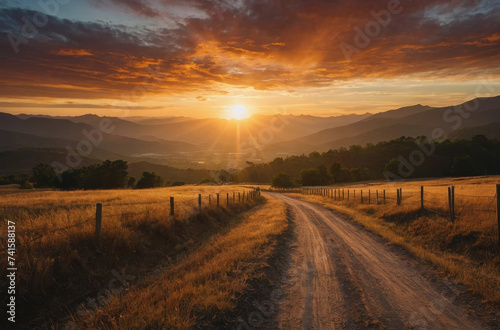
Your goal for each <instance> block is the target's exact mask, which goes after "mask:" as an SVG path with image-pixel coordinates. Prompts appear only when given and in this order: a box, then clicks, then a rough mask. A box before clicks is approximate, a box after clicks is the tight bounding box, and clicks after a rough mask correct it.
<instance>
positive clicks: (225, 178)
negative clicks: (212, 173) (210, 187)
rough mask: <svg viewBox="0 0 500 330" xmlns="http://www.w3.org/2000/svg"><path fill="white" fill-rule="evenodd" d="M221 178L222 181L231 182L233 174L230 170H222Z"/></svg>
mask: <svg viewBox="0 0 500 330" xmlns="http://www.w3.org/2000/svg"><path fill="white" fill-rule="evenodd" d="M218 177H219V180H220V181H221V182H222V183H226V182H229V181H231V175H230V174H229V172H228V171H225V170H221V171H220V172H219V176H218Z"/></svg>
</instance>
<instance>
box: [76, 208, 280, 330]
mask: <svg viewBox="0 0 500 330" xmlns="http://www.w3.org/2000/svg"><path fill="white" fill-rule="evenodd" d="M286 228H287V218H286V208H285V205H284V204H283V203H282V202H278V201H275V200H270V201H268V202H267V203H266V204H265V205H262V206H260V207H259V208H257V209H254V210H252V211H250V212H249V214H246V215H245V219H243V221H242V222H241V224H239V225H238V226H236V227H234V228H233V229H231V230H230V231H229V232H227V233H224V234H219V235H217V236H216V237H214V238H213V239H212V240H211V241H210V243H209V244H206V245H205V247H204V248H202V249H200V250H198V251H197V252H196V253H194V254H192V255H190V256H189V257H188V258H186V259H185V260H184V261H183V262H182V263H180V264H179V265H177V266H175V267H173V268H171V269H168V270H167V271H166V272H165V273H163V274H162V275H160V276H159V277H154V276H153V277H150V278H147V279H146V280H145V281H144V282H143V283H142V285H140V286H136V287H134V288H132V289H131V290H130V292H128V293H126V294H125V295H122V296H116V297H114V299H113V300H112V302H111V303H110V304H109V305H108V306H107V307H106V308H104V309H103V310H102V311H100V312H99V313H98V314H97V315H96V317H95V318H94V319H92V321H91V322H90V323H85V322H84V321H85V320H84V319H78V318H76V319H75V321H76V322H77V324H78V326H80V327H84V328H117V329H118V328H120V329H142V328H147V329H188V328H193V327H195V326H196V327H202V326H209V325H210V323H211V321H212V320H213V319H214V318H215V317H216V316H217V315H220V314H221V313H224V312H227V311H229V310H231V309H232V308H234V306H235V303H236V297H237V295H238V294H241V293H244V292H245V290H247V283H248V281H249V280H250V279H252V278H253V277H255V276H259V272H258V271H259V269H262V266H263V265H265V263H266V260H267V258H269V256H270V255H271V253H272V251H273V250H274V248H275V245H276V242H277V240H276V238H277V236H278V235H280V234H282V233H283V232H284V231H285V230H286ZM233 321H235V320H233Z"/></svg>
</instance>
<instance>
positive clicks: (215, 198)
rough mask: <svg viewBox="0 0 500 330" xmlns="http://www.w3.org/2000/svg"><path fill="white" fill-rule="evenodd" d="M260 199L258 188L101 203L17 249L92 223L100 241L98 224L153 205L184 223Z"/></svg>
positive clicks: (137, 213) (141, 210)
mask: <svg viewBox="0 0 500 330" xmlns="http://www.w3.org/2000/svg"><path fill="white" fill-rule="evenodd" d="M259 196H260V189H259V188H257V189H252V190H244V191H240V192H236V191H234V192H231V193H229V192H225V193H212V194H208V195H202V194H198V195H197V196H196V197H194V198H192V199H189V198H188V199H187V200H186V199H185V198H182V200H181V201H176V200H175V197H169V198H168V199H167V200H164V201H151V202H130V203H107V204H106V207H105V208H103V204H102V203H97V204H96V205H95V215H92V216H90V217H87V218H85V219H84V220H82V221H78V222H76V223H72V224H71V225H68V226H64V227H59V228H54V229H51V230H48V231H46V232H44V233H43V234H38V235H36V236H35V237H33V238H28V240H27V241H21V242H20V243H19V245H20V246H23V245H29V244H31V243H33V242H36V241H38V240H40V239H41V238H43V237H46V236H48V235H50V234H53V233H56V232H59V231H64V230H67V229H70V228H75V227H80V226H83V225H85V224H87V223H91V222H95V232H96V238H97V240H99V239H100V236H101V223H102V220H103V219H106V218H112V217H120V218H124V217H131V216H137V215H146V214H147V211H148V207H149V206H151V205H155V204H156V205H158V206H159V207H163V208H164V209H165V212H166V213H167V212H168V215H169V217H171V218H174V217H175V216H176V215H178V214H182V216H183V219H186V218H188V217H190V216H192V215H195V214H197V213H200V212H201V211H202V210H204V209H209V208H221V207H228V206H230V205H234V204H241V203H246V202H249V201H253V200H255V199H256V198H257V197H259ZM88 207H90V205H88ZM123 207H127V208H130V207H133V208H136V209H139V211H131V212H123V211H119V210H118V211H117V210H116V209H117V208H118V209H119V208H123ZM103 210H104V211H103ZM176 210H177V211H176ZM179 211H180V212H179ZM19 236H20V237H25V238H26V237H29V233H24V235H23V234H21V235H19Z"/></svg>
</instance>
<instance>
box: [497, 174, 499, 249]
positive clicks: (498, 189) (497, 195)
mask: <svg viewBox="0 0 500 330" xmlns="http://www.w3.org/2000/svg"><path fill="white" fill-rule="evenodd" d="M497 224H498V246H499V247H500V184H497Z"/></svg>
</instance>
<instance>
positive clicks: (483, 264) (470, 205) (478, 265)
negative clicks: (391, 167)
mask: <svg viewBox="0 0 500 330" xmlns="http://www.w3.org/2000/svg"><path fill="white" fill-rule="evenodd" d="M498 183H500V177H480V178H477V177H475V178H454V179H436V180H419V181H417V180H415V181H408V182H400V183H396V184H391V183H386V182H370V183H364V184H357V185H343V186H336V187H334V188H337V189H344V200H334V198H332V197H322V196H317V195H302V194H297V193H293V194H292V195H294V196H297V197H299V198H302V199H306V200H310V201H313V202H316V203H319V204H321V205H324V206H326V207H329V208H332V209H334V210H337V211H340V212H341V213H344V214H346V215H348V216H350V217H351V218H353V219H355V220H356V221H358V222H360V223H361V224H363V225H364V226H365V227H366V228H367V229H369V230H371V231H373V232H376V233H378V234H380V235H382V236H384V237H386V238H387V239H388V240H390V241H391V242H393V243H395V244H398V245H401V246H403V247H405V248H407V249H408V250H409V251H411V252H412V253H413V254H415V255H416V256H418V257H420V258H422V259H424V260H427V261H430V262H432V263H433V264H434V265H436V266H437V267H438V268H439V269H440V270H442V271H444V272H445V273H446V274H448V275H451V276H455V277H456V278H457V279H458V280H459V281H461V282H463V283H464V284H467V285H468V286H469V287H470V288H471V290H472V291H474V292H476V293H479V294H481V295H482V296H483V298H484V299H486V300H489V301H493V302H500V249H499V243H498V226H497V221H496V195H495V192H496V187H495V186H496V184H498ZM421 186H424V209H423V210H422V209H421V204H420V187H421ZM448 186H454V187H455V209H456V211H455V213H456V219H455V221H454V223H451V222H450V219H449V210H448V189H447V187H448ZM329 188H330V187H329ZM397 188H402V195H403V200H402V203H401V205H397V204H396V189H397ZM384 189H385V190H386V204H385V205H384V204H383V202H382V194H383V190H384ZM347 190H349V194H350V199H349V201H347ZM354 190H356V200H355V201H353V192H354ZM361 190H363V204H361V201H360V197H361V196H360V194H361ZM368 190H370V195H371V196H370V204H368ZM377 190H378V192H379V203H378V204H377V203H376V192H377ZM337 199H338V197H337Z"/></svg>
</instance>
